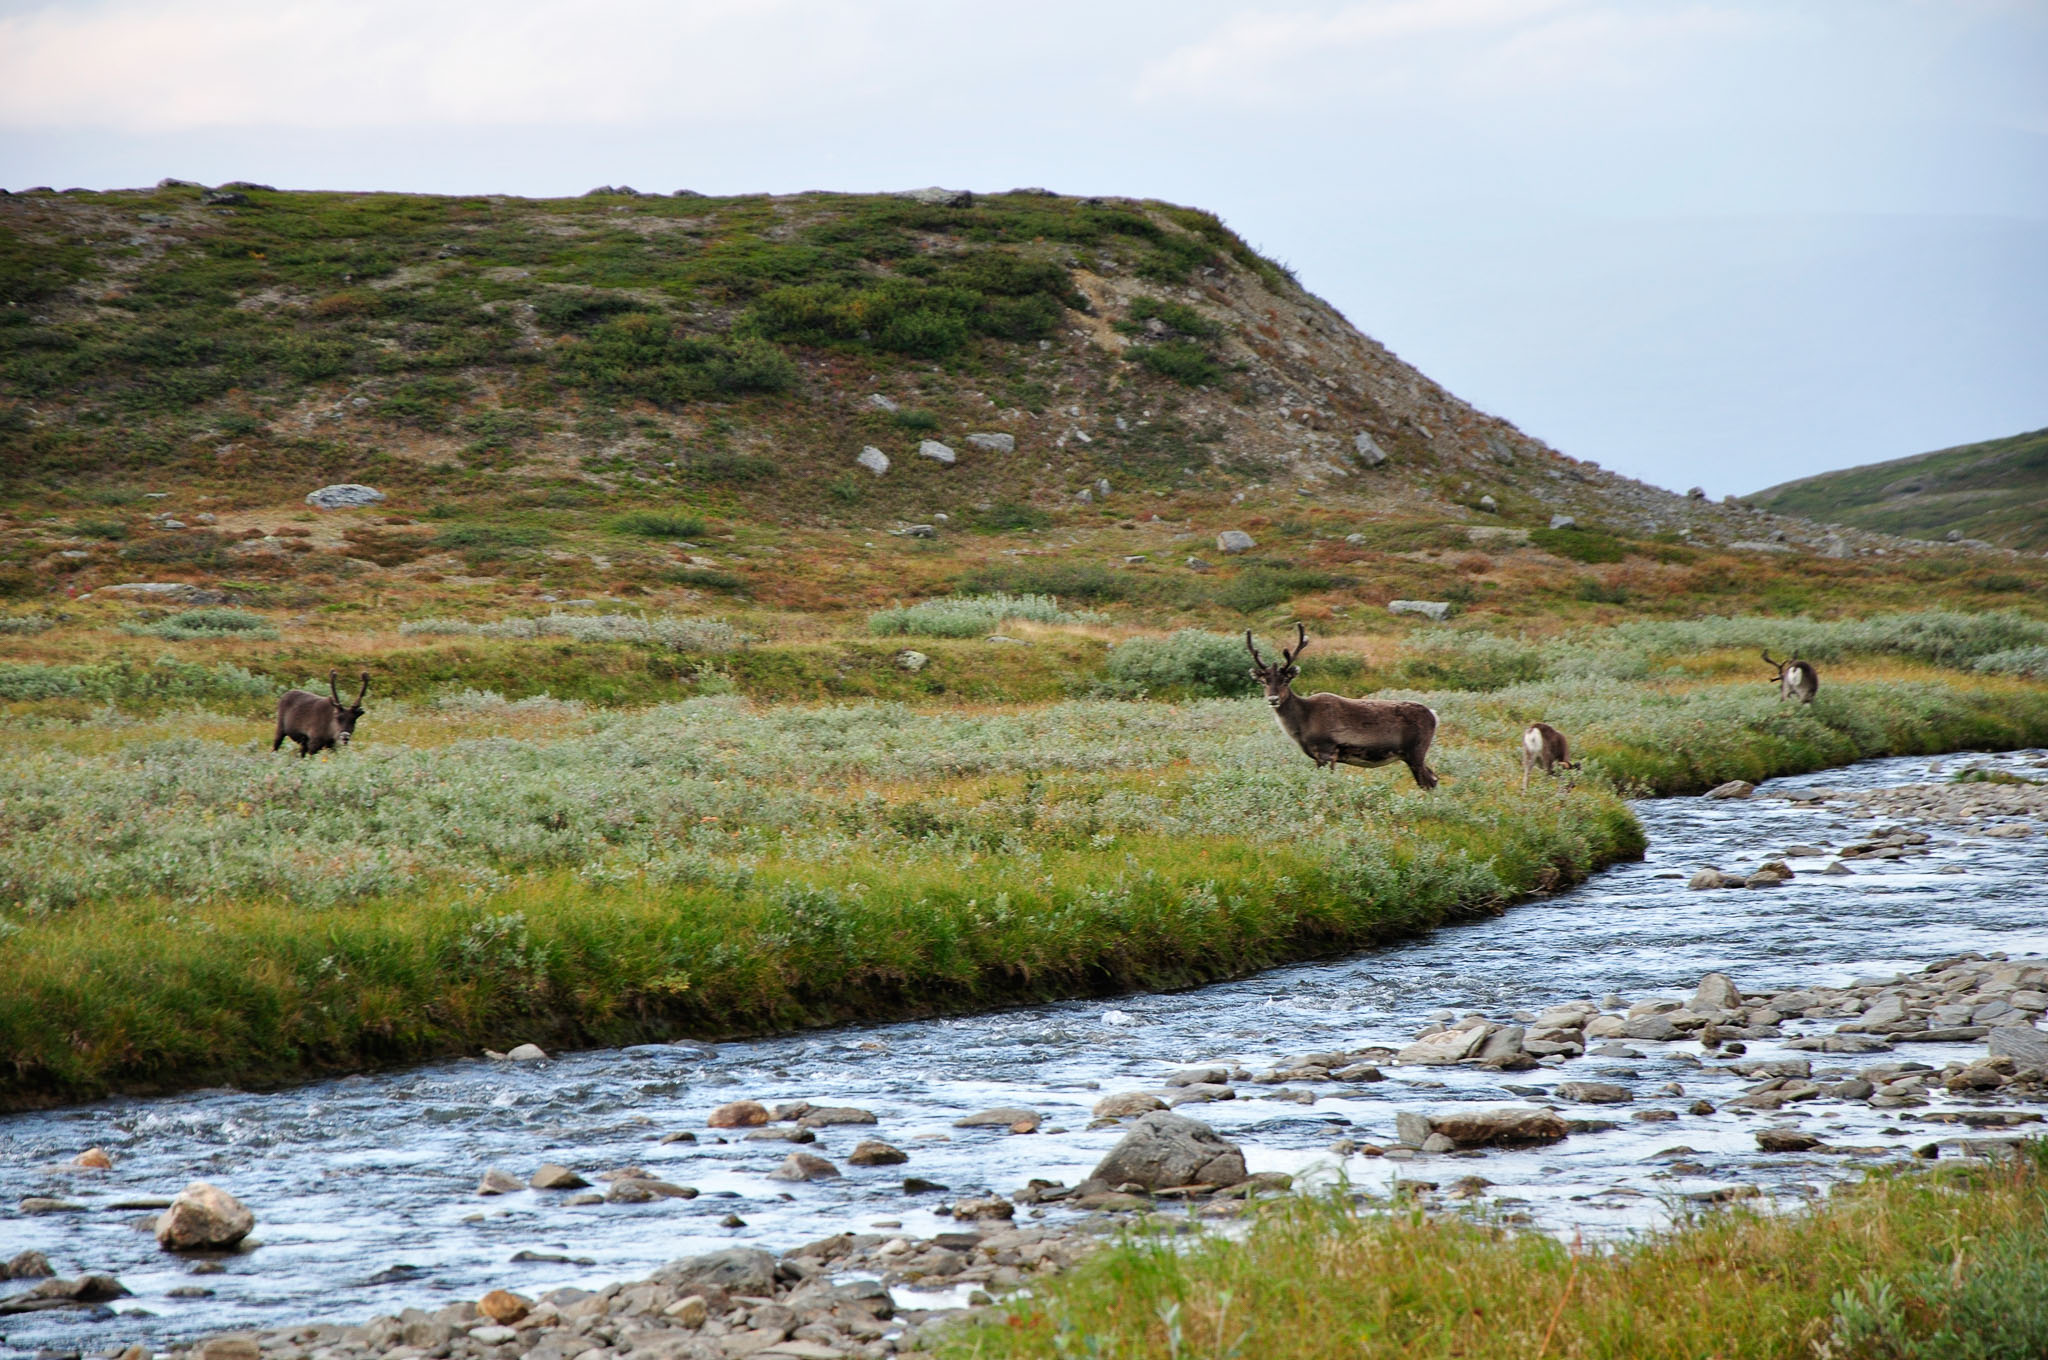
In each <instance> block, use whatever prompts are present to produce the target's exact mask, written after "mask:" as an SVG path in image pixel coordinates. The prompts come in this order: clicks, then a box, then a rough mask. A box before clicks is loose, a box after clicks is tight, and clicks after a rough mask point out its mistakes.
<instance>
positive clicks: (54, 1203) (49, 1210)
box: [15, 1195, 85, 1214]
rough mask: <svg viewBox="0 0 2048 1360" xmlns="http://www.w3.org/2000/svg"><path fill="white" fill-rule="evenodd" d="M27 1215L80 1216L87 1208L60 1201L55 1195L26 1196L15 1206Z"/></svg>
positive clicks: (64, 1200)
mask: <svg viewBox="0 0 2048 1360" xmlns="http://www.w3.org/2000/svg"><path fill="white" fill-rule="evenodd" d="M15 1208H17V1209H18V1210H20V1211H21V1212H22V1213H25V1214H79V1213H84V1212H85V1206H84V1205H83V1204H80V1203H78V1202H77V1201H75V1200H68V1199H58V1198H56V1197H55V1196H53V1195H25V1196H23V1197H22V1200H21V1203H19V1204H17V1205H16V1206H15Z"/></svg>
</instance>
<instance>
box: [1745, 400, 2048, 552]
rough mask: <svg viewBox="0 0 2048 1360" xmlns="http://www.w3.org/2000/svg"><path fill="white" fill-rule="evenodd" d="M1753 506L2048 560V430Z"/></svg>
mask: <svg viewBox="0 0 2048 1360" xmlns="http://www.w3.org/2000/svg"><path fill="white" fill-rule="evenodd" d="M1748 499H1749V500H1750V501H1752V502H1754V503H1755V504H1757V505H1760V506H1762V507H1764V508H1765V509H1767V510H1774V511H1777V512H1778V513H1780V514H1786V515H1803V516H1805V517H1806V518H1808V519H1815V520H1822V521H1839V522H1841V523H1843V524H1853V525H1855V526H1857V527H1859V528H1863V529H1872V530H1876V531H1878V532H1880V533H1887V534H1900V535H1904V536H1907V537H1912V538H1935V539H1938V538H1945V537H1948V536H1950V535H1956V536H1959V537H1962V538H1970V539H1981V540H1983V541H1985V542H1988V543H1996V544H1998V545H1999V546H2001V547H2006V548H2019V549H2022V550H2024V551H2026V552H2032V553H2040V552H2048V430H2034V431H2032V432H2031V433H2028V434H2016V435H2012V436H2010V437H2008V438H2005V439H1987V440H1985V441H1984V442H1983V443H1981V444H1962V445H1959V446H1957V447H1955V448H1952V449H1940V450H1937V451H1936V452H1934V453H1922V454H1916V455H1914V456H1913V457H1911V458H1895V459H1893V460H1892V461H1890V462H1888V463H1869V464H1865V465H1864V466H1862V467H1853V468H1844V469H1843V470H1842V471H1840V472H1824V473H1822V474H1821V475H1820V476H1818V477H1803V478H1801V479H1800V480H1798V481H1796V482H1786V483H1784V484H1783V485H1781V486H1774V487H1771V488H1770V489H1768V490H1765V491H1759V492H1757V493H1756V494H1755V495H1753V496H1750V497H1748Z"/></svg>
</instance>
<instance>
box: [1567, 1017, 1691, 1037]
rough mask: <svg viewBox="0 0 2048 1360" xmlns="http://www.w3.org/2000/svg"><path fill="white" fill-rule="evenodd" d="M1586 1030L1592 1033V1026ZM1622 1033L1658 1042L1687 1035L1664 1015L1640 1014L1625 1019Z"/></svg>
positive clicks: (1624, 1035) (1625, 1035) (1626, 1035)
mask: <svg viewBox="0 0 2048 1360" xmlns="http://www.w3.org/2000/svg"><path fill="white" fill-rule="evenodd" d="M1586 1032H1587V1033H1588V1034H1591V1033H1592V1032H1593V1031H1592V1027H1591V1026H1588V1027H1587V1030H1586ZM1621 1033H1622V1036H1623V1037H1624V1038H1629V1039H1647V1040H1650V1041H1652V1042H1656V1043H1668V1042H1670V1041H1671V1040H1673V1039H1683V1038H1684V1037H1685V1031H1684V1030H1682V1029H1680V1028H1679V1027H1678V1026H1676V1025H1674V1024H1672V1023H1671V1021H1670V1020H1669V1019H1668V1018H1666V1017H1665V1016H1662V1015H1638V1016H1635V1017H1633V1018H1631V1019H1628V1020H1624V1021H1623V1022H1622V1025H1621Z"/></svg>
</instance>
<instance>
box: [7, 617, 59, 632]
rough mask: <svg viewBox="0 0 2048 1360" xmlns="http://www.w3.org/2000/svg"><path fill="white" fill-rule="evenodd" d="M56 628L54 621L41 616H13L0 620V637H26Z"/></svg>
mask: <svg viewBox="0 0 2048 1360" xmlns="http://www.w3.org/2000/svg"><path fill="white" fill-rule="evenodd" d="M56 626H57V623H56V620H54V619H51V618H48V617H47V616H45V615H42V614H13V615H9V616H7V617H5V618H0V637H26V636H28V635H29V634H31V633H46V632H48V631H49V630H50V629H52V628H55V627H56Z"/></svg>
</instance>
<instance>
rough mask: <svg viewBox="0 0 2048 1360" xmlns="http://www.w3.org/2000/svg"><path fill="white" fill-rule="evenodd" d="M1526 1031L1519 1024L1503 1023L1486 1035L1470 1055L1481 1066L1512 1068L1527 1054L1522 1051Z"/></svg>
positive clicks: (1502, 1068)
mask: <svg viewBox="0 0 2048 1360" xmlns="http://www.w3.org/2000/svg"><path fill="white" fill-rule="evenodd" d="M1526 1033H1527V1031H1525V1030H1524V1029H1523V1028H1522V1027H1521V1026H1520V1025H1503V1026H1501V1027H1500V1028H1499V1029H1497V1030H1495V1031H1493V1033H1491V1034H1489V1035H1487V1036H1486V1040H1485V1042H1484V1043H1482V1044H1480V1045H1479V1048H1478V1050H1477V1051H1476V1052H1474V1053H1473V1055H1472V1056H1473V1057H1474V1058H1475V1059H1477V1060H1478V1062H1479V1064H1480V1065H1481V1066H1483V1067H1491V1068H1494V1069H1496V1070H1501V1071H1507V1070H1513V1069H1514V1067H1515V1065H1516V1064H1517V1063H1519V1062H1521V1061H1522V1060H1523V1059H1525V1058H1527V1057H1528V1056H1529V1055H1528V1054H1526V1053H1524V1052H1523V1051H1522V1042H1523V1038H1524V1036H1525V1034H1526ZM1531 1065H1532V1066H1533V1064H1531Z"/></svg>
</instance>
